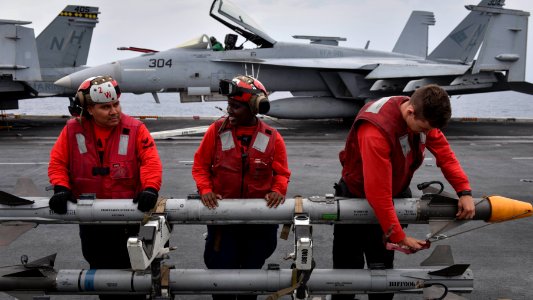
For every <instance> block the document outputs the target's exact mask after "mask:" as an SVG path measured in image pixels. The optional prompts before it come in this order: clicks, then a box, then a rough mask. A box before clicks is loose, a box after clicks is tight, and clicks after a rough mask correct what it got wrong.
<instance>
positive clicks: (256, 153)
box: [192, 76, 290, 300]
mask: <svg viewBox="0 0 533 300" xmlns="http://www.w3.org/2000/svg"><path fill="white" fill-rule="evenodd" d="M220 91H221V94H224V95H227V96H228V116H227V117H223V118H221V119H219V120H217V121H215V122H214V123H213V124H212V125H211V126H210V127H209V129H208V130H207V132H206V133H205V136H204V138H203V140H202V143H201V144H200V146H199V148H198V150H197V151H196V153H195V155H194V164H193V167H192V175H193V178H194V180H195V181H196V185H197V187H198V192H199V193H200V195H201V198H202V202H203V203H204V205H205V206H207V207H209V208H211V209H216V207H217V206H218V201H224V200H223V199H231V198H233V199H236V198H265V205H267V206H268V207H271V208H272V209H275V208H276V207H278V206H279V205H280V204H283V203H284V201H285V194H286V192H287V186H288V183H289V177H290V170H289V168H288V164H287V152H286V149H285V143H284V141H283V138H282V137H281V135H280V134H279V132H278V131H277V130H275V129H274V128H272V127H270V126H269V125H267V124H266V123H264V122H263V121H261V120H260V119H258V118H257V116H256V114H257V113H261V114H264V113H266V112H268V109H269V108H270V104H269V102H268V98H267V91H266V89H265V87H264V86H263V84H261V82H259V80H257V79H254V78H252V77H250V76H237V77H235V78H233V80H231V81H230V80H221V82H220ZM207 229H208V235H207V239H206V244H205V251H204V262H205V264H206V266H207V268H209V269H261V268H262V267H263V264H264V263H265V260H266V259H267V258H268V257H270V255H272V253H273V252H274V250H275V249H276V245H277V229H278V225H208V226H207ZM236 298H239V299H256V296H254V295H239V296H237V295H213V299H217V300H221V299H224V300H225V299H236Z"/></svg>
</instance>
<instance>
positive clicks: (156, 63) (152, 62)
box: [148, 58, 172, 68]
mask: <svg viewBox="0 0 533 300" xmlns="http://www.w3.org/2000/svg"><path fill="white" fill-rule="evenodd" d="M148 67H149V68H164V67H169V68H171V67H172V59H162V58H160V59H154V58H152V59H149V60H148Z"/></svg>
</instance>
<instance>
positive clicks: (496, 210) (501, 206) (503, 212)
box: [487, 196, 533, 223]
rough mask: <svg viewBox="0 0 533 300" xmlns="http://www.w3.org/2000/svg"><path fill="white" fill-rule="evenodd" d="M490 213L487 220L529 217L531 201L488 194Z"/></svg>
mask: <svg viewBox="0 0 533 300" xmlns="http://www.w3.org/2000/svg"><path fill="white" fill-rule="evenodd" d="M487 199H488V200H489V202H490V205H491V208H492V213H491V216H490V218H489V219H488V220H487V222H493V223H494V222H504V221H509V220H515V219H521V218H526V217H531V216H532V215H533V206H532V205H531V203H528V202H524V201H518V200H514V199H511V198H506V197H502V196H489V197H487Z"/></svg>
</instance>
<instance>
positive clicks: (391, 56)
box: [56, 0, 533, 119]
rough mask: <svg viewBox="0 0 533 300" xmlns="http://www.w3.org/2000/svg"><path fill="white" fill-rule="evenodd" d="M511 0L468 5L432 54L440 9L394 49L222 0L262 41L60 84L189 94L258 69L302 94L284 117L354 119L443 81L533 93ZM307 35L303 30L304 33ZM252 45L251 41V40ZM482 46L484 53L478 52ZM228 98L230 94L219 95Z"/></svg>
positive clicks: (202, 45)
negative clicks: (371, 105) (299, 28)
mask: <svg viewBox="0 0 533 300" xmlns="http://www.w3.org/2000/svg"><path fill="white" fill-rule="evenodd" d="M503 5H504V1H500V0H497V1H495V0H482V1H481V2H480V3H479V4H478V5H467V6H466V8H467V9H468V10H469V11H470V12H469V14H468V15H467V16H466V17H465V18H464V20H463V21H462V22H461V23H460V24H459V25H458V26H457V27H456V28H455V29H454V30H453V31H452V32H451V33H450V34H449V35H448V36H447V37H446V38H445V39H444V40H443V41H442V42H441V43H440V45H438V46H437V47H436V48H435V49H434V50H433V51H432V52H431V53H429V54H427V45H428V38H427V32H428V30H427V28H428V26H430V25H433V24H434V23H435V19H434V17H433V14H432V13H429V12H420V11H415V12H413V14H412V15H411V18H410V19H409V21H408V22H407V24H406V26H405V28H404V31H403V32H402V34H401V36H400V38H399V39H398V41H397V43H396V45H395V47H394V50H393V52H384V51H375V50H369V49H366V48H365V49H355V48H347V47H340V46H337V44H338V41H339V40H342V38H337V37H313V36H307V37H303V38H308V39H310V40H311V43H310V44H302V43H288V42H280V41H276V40H274V39H273V38H272V37H270V36H269V35H268V34H267V33H265V32H264V30H262V29H261V28H260V27H259V25H257V23H256V22H254V21H253V20H252V19H251V18H250V17H248V16H247V15H246V14H245V13H244V12H243V11H241V10H240V9H239V8H238V7H237V6H235V5H234V4H233V3H231V2H230V1H228V0H214V1H213V3H212V6H211V10H210V15H211V16H212V17H213V18H215V19H216V20H218V21H219V22H220V23H222V24H224V25H226V26H227V27H228V28H230V29H231V30H233V31H234V32H235V33H237V34H238V35H240V36H241V37H242V38H244V39H245V42H247V41H248V42H251V43H253V44H254V48H251V49H243V47H242V46H243V45H244V42H243V43H242V44H240V45H238V44H237V40H238V36H237V35H236V34H228V35H227V36H226V39H225V41H224V42H225V44H226V46H225V47H226V50H225V51H213V50H212V48H211V46H212V45H211V43H210V41H209V37H208V36H207V35H203V36H202V37H200V38H198V39H197V40H195V41H191V42H189V43H185V44H183V45H182V46H178V47H177V48H173V49H170V50H166V51H159V52H149V53H146V54H142V55H141V56H139V57H135V58H130V59H124V60H119V61H115V62H112V63H108V64H104V65H100V66H96V67H92V68H89V69H86V70H83V71H80V72H77V73H74V74H71V75H69V76H66V77H64V78H62V79H60V80H58V81H57V82H56V84H58V85H61V86H64V87H69V88H75V87H77V86H78V85H79V84H80V83H81V82H82V81H83V80H84V79H86V78H88V77H91V76H95V75H102V74H109V75H111V76H113V77H114V78H116V79H117V80H118V81H119V82H120V84H121V85H120V87H121V89H122V91H123V92H131V93H152V94H153V95H154V97H155V99H156V101H157V99H158V98H157V93H159V92H178V93H180V99H181V101H194V100H195V99H196V100H198V101H201V99H203V100H205V99H216V98H217V97H216V96H217V92H218V88H219V87H218V84H219V80H220V79H227V78H232V77H234V76H235V75H238V74H249V75H253V76H255V77H258V78H259V79H260V80H261V81H262V82H263V83H264V84H265V86H266V87H267V88H268V89H270V91H272V92H275V91H290V92H291V93H292V95H293V96H294V97H290V98H284V99H277V100H275V101H272V103H271V109H270V112H269V113H268V114H269V115H271V116H274V117H279V118H294V119H304V118H333V117H348V118H349V117H353V116H354V115H355V114H356V112H357V110H358V109H359V108H360V107H361V106H362V105H363V104H364V103H365V101H367V100H370V99H376V98H379V97H384V96H391V95H399V94H405V95H409V94H411V93H412V92H413V91H414V90H415V89H416V88H418V87H420V86H423V85H426V84H430V83H435V84H439V85H441V86H442V87H444V88H445V89H446V90H447V91H448V93H449V94H450V95H457V94H469V93H484V92H494V91H503V90H515V91H519V92H524V93H529V94H533V85H532V84H531V83H528V82H525V63H526V42H527V22H528V17H529V12H526V11H521V10H513V9H504V8H503ZM295 37H296V38H302V36H295ZM247 44H249V43H247ZM478 51H479V54H478V55H477V59H475V57H476V53H478ZM218 99H220V98H218Z"/></svg>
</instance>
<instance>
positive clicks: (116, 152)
mask: <svg viewBox="0 0 533 300" xmlns="http://www.w3.org/2000/svg"><path fill="white" fill-rule="evenodd" d="M119 98H120V88H119V86H118V84H117V82H116V81H115V80H114V79H113V78H111V77H109V76H98V77H92V78H89V79H87V80H85V81H84V82H83V83H82V84H81V85H80V87H79V89H78V91H77V93H76V98H75V100H74V103H73V104H72V105H71V106H70V107H69V110H70V112H71V114H72V115H73V116H75V117H76V118H73V119H71V120H69V121H67V124H66V126H65V127H64V128H63V131H61V133H60V135H59V137H58V139H57V141H56V143H55V145H54V147H53V148H52V151H51V153H50V164H49V167H48V176H49V178H50V183H52V185H54V195H53V196H52V198H50V202H49V205H50V209H51V210H53V211H54V212H55V213H58V214H65V213H66V212H67V201H71V202H76V201H77V200H76V199H78V198H79V196H80V195H81V194H88V193H89V194H95V195H96V198H97V199H125V198H126V199H127V198H131V199H133V202H135V203H137V207H138V209H139V210H141V211H148V210H150V209H151V208H153V207H154V205H155V204H156V201H157V198H158V191H159V189H160V187H161V180H162V169H163V168H162V165H161V160H160V159H159V154H158V152H157V149H156V146H155V142H154V140H153V139H152V137H151V135H150V133H149V132H148V129H147V128H146V126H144V124H143V123H142V122H140V121H138V120H136V119H134V118H132V117H130V116H127V115H125V114H123V113H122V112H121V107H120V102H119ZM138 232H139V225H80V238H81V244H82V252H83V256H84V257H85V259H86V260H87V262H88V263H89V264H90V266H91V268H92V269H128V268H130V267H131V266H130V262H129V255H128V251H127V247H126V242H127V240H128V238H129V237H131V236H137V235H138ZM121 297H122V298H121ZM135 297H138V299H144V298H145V297H144V296H134V297H132V296H120V295H112V296H100V299H136V298H135Z"/></svg>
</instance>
